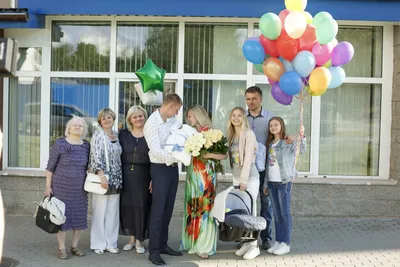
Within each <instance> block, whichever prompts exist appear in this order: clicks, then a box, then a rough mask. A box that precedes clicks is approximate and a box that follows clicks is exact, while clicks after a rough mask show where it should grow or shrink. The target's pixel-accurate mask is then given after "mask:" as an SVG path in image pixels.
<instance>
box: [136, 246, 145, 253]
mask: <svg viewBox="0 0 400 267" xmlns="http://www.w3.org/2000/svg"><path fill="white" fill-rule="evenodd" d="M145 252H146V249H145V248H144V247H138V246H136V253H137V254H143V253H145Z"/></svg>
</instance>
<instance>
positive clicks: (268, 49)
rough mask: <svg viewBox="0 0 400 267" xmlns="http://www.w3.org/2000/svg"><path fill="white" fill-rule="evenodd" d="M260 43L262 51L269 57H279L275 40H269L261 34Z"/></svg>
mask: <svg viewBox="0 0 400 267" xmlns="http://www.w3.org/2000/svg"><path fill="white" fill-rule="evenodd" d="M260 43H261V45H262V46H263V47H264V51H265V53H266V54H267V55H270V56H271V57H279V52H278V50H277V49H276V41H275V40H270V39H268V38H267V37H265V36H264V35H261V37H260Z"/></svg>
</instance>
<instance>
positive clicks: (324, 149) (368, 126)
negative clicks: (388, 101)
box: [319, 84, 382, 176]
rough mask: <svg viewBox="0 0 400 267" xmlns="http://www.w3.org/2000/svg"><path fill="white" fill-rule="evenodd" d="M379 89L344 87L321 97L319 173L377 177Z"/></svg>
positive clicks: (371, 87)
mask: <svg viewBox="0 0 400 267" xmlns="http://www.w3.org/2000/svg"><path fill="white" fill-rule="evenodd" d="M381 89H382V88H381V85H371V84H344V85H342V86H341V87H339V88H336V89H333V90H328V91H327V92H326V93H325V94H323V95H322V96H321V128H320V129H321V130H320V135H321V137H320V151H319V155H320V156H319V173H320V174H325V175H352V176H353V175H354V176H356V175H358V176H361V175H362V176H377V175H378V172H379V168H378V167H379V145H380V142H379V135H380V117H381Z"/></svg>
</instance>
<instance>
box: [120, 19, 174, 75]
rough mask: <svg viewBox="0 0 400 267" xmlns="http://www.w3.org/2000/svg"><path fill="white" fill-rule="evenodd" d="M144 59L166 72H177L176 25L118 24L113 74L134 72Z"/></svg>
mask: <svg viewBox="0 0 400 267" xmlns="http://www.w3.org/2000/svg"><path fill="white" fill-rule="evenodd" d="M148 58H151V60H152V61H153V62H154V64H156V65H157V66H158V67H160V68H163V69H165V70H166V71H167V72H173V73H174V72H177V71H178V67H177V65H178V24H137V23H132V22H118V26H117V59H116V60H117V66H116V68H117V71H118V72H134V71H136V70H137V69H140V68H141V67H143V66H144V64H145V63H146V60H147V59H148Z"/></svg>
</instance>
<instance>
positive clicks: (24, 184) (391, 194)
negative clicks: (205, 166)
mask: <svg viewBox="0 0 400 267" xmlns="http://www.w3.org/2000/svg"><path fill="white" fill-rule="evenodd" d="M393 49H394V73H393V95H392V107H393V109H392V133H391V134H392V141H391V168H390V178H391V180H390V181H382V182H379V181H378V182H376V181H374V182H373V183H372V184H370V183H368V182H365V185H360V183H361V182H359V183H357V184H350V183H349V182H347V181H343V182H342V181H341V180H335V181H333V180H332V181H331V182H330V183H329V181H328V179H320V180H318V181H317V180H314V181H313V183H310V182H306V180H305V179H304V178H303V179H299V181H297V182H296V183H295V185H294V186H293V194H292V212H293V213H294V215H297V216H360V217H376V216H380V217H381V216H386V217H400V190H399V189H400V188H399V185H397V181H398V180H400V26H395V28H394V48H393ZM229 185H230V183H228V182H225V183H224V182H220V183H219V186H218V190H219V191H221V190H223V189H225V188H227V187H228V186H229ZM0 188H1V190H2V194H3V199H4V204H5V208H6V212H7V213H9V214H25V215H31V214H33V213H34V210H35V207H36V206H37V204H38V203H39V202H40V200H41V199H42V197H43V192H44V190H45V178H44V177H29V176H12V175H6V174H4V173H3V176H2V177H0ZM183 198H184V182H181V183H180V185H179V190H178V194H177V199H176V205H175V213H174V214H175V216H180V215H181V214H182V210H183Z"/></svg>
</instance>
